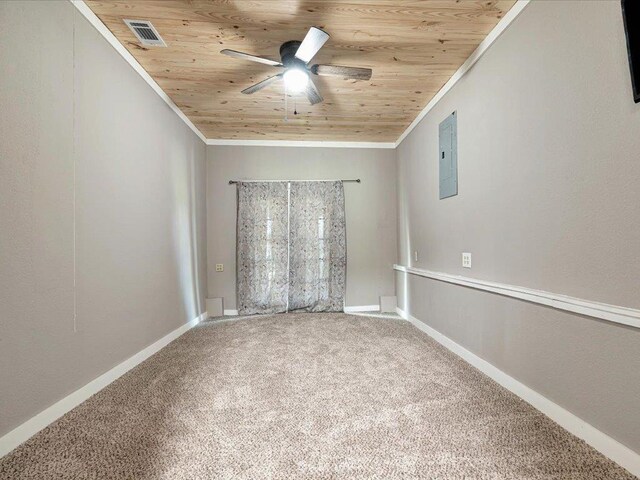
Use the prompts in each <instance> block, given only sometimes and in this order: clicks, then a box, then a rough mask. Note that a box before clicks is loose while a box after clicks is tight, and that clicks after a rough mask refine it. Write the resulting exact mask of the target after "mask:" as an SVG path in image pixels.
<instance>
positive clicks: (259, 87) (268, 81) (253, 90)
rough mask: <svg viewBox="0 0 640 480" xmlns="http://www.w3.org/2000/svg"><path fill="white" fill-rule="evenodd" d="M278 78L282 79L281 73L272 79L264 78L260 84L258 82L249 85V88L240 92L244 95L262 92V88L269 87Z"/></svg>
mask: <svg viewBox="0 0 640 480" xmlns="http://www.w3.org/2000/svg"><path fill="white" fill-rule="evenodd" d="M280 77H282V73H279V74H278V75H273V76H272V77H269V78H265V79H264V80H262V81H261V82H258V83H256V84H255V85H251V86H250V87H248V88H245V89H244V90H242V93H244V94H245V95H250V94H252V93H256V92H257V91H258V90H262V89H263V88H264V87H266V86H268V85H271V84H272V83H273V82H275V81H276V80H278V79H280Z"/></svg>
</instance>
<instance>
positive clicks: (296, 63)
mask: <svg viewBox="0 0 640 480" xmlns="http://www.w3.org/2000/svg"><path fill="white" fill-rule="evenodd" d="M301 43H302V42H299V41H298V40H290V41H288V42H284V43H283V44H282V45H280V59H281V61H282V64H283V65H284V67H285V68H292V67H297V68H301V69H305V70H306V67H307V65H306V63H304V62H303V61H302V60H300V59H299V58H296V52H297V51H298V48H299V47H300V44H301Z"/></svg>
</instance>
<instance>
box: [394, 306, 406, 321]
mask: <svg viewBox="0 0 640 480" xmlns="http://www.w3.org/2000/svg"><path fill="white" fill-rule="evenodd" d="M396 313H397V314H398V315H400V316H401V317H402V318H404V319H405V320H409V317H408V316H407V312H405V311H404V310H402V309H401V308H400V307H396Z"/></svg>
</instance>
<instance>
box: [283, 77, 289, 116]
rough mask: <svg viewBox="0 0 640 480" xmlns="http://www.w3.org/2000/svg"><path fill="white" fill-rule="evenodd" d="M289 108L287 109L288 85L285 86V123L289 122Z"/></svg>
mask: <svg viewBox="0 0 640 480" xmlns="http://www.w3.org/2000/svg"><path fill="white" fill-rule="evenodd" d="M288 115H289V107H287V84H286V83H285V84H284V121H285V122H288V121H289V116H288Z"/></svg>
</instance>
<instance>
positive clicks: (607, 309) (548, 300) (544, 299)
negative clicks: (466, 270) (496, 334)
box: [393, 265, 640, 328]
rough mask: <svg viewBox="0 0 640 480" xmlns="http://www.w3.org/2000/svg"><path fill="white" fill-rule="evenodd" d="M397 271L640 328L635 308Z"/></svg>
mask: <svg viewBox="0 0 640 480" xmlns="http://www.w3.org/2000/svg"><path fill="white" fill-rule="evenodd" d="M393 269H394V270H396V271H398V272H404V273H407V274H411V275H417V276H419V277H425V278H431V279H433V280H438V281H441V282H447V283H452V284H454V285H460V286H463V287H469V288H475V289H476V290H483V291H485V292H491V293H495V294H497V295H503V296H505V297H512V298H517V299H519V300H524V301H526V302H531V303H537V304H540V305H546V306H548V307H552V308H555V309H557V310H564V311H566V312H572V313H577V314H580V315H586V316H588V317H593V318H599V319H601V320H607V321H609V322H613V323H620V324H622V325H628V326H631V327H635V328H640V310H636V309H633V308H627V307H620V306H617V305H609V304H607V303H599V302H593V301H591V300H584V299H581V298H576V297H570V296H567V295H561V294H557V293H551V292H545V291H543V290H534V289H531V288H526V287H520V286H517V285H508V284H504V283H496V282H489V281H486V280H478V279H475V278H470V277H463V276H459V275H451V274H448V273H442V272H434V271H431V270H424V269H422V268H416V267H407V266H403V265H394V266H393Z"/></svg>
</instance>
